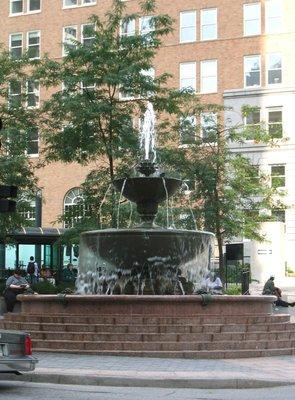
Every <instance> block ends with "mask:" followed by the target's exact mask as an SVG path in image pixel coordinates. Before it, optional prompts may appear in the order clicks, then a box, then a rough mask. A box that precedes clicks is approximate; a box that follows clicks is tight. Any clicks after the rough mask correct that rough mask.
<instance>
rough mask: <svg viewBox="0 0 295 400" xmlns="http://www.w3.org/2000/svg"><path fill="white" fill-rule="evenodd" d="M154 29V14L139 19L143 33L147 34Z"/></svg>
mask: <svg viewBox="0 0 295 400" xmlns="http://www.w3.org/2000/svg"><path fill="white" fill-rule="evenodd" d="M153 30H154V21H153V17H152V16H146V17H142V18H140V20H139V31H140V34H141V35H147V34H149V33H150V32H152V31H153Z"/></svg>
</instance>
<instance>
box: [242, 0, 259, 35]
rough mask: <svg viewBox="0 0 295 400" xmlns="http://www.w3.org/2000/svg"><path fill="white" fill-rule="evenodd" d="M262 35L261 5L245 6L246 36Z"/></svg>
mask: <svg viewBox="0 0 295 400" xmlns="http://www.w3.org/2000/svg"><path fill="white" fill-rule="evenodd" d="M260 34H261V5H260V3H251V4H244V36H253V35H260Z"/></svg>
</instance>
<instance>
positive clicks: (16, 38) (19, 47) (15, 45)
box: [9, 33, 23, 58]
mask: <svg viewBox="0 0 295 400" xmlns="http://www.w3.org/2000/svg"><path fill="white" fill-rule="evenodd" d="M9 51H10V54H11V56H12V57H13V58H20V57H21V56H22V54H23V34H22V33H12V34H11V35H10V37H9Z"/></svg>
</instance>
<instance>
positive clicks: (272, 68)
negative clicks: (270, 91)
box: [267, 53, 282, 85]
mask: <svg viewBox="0 0 295 400" xmlns="http://www.w3.org/2000/svg"><path fill="white" fill-rule="evenodd" d="M267 83H268V84H269V85H277V84H279V83H282V55H281V54H279V53H271V54H268V57H267Z"/></svg>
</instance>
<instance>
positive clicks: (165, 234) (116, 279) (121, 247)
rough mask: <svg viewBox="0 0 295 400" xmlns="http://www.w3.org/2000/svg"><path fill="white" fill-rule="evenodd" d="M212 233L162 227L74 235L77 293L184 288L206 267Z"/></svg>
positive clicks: (182, 290) (191, 287) (186, 290)
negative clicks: (77, 253) (76, 241)
mask: <svg viewBox="0 0 295 400" xmlns="http://www.w3.org/2000/svg"><path fill="white" fill-rule="evenodd" d="M213 238H214V235H213V234H212V233H208V232H201V231H188V230H168V229H133V230H130V229H122V230H116V229H106V230H98V231H90V232H84V233H83V234H82V235H81V239H80V257H79V260H80V261H79V273H78V278H77V282H76V286H77V291H78V293H81V294H154V295H155V294H190V293H194V292H195V290H196V289H197V288H199V287H200V283H201V280H202V278H203V277H204V275H205V274H206V272H207V271H208V269H209V268H210V263H211V257H212V252H213Z"/></svg>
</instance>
